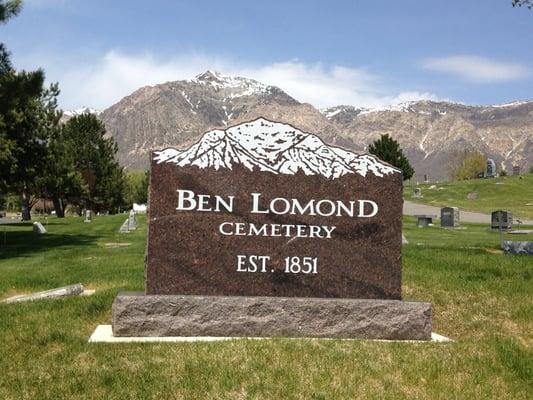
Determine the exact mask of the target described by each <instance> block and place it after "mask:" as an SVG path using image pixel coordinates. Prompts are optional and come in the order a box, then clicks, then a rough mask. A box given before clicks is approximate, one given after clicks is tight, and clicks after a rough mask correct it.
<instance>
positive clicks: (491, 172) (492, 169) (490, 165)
mask: <svg viewBox="0 0 533 400" xmlns="http://www.w3.org/2000/svg"><path fill="white" fill-rule="evenodd" d="M495 176H496V163H495V162H494V160H493V159H492V158H489V159H488V160H487V169H486V171H485V177H486V178H494V177H495Z"/></svg>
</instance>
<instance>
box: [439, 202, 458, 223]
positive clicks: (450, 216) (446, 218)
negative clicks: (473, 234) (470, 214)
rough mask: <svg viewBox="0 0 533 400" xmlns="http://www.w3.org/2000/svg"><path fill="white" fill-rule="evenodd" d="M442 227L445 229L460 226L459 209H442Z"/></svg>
mask: <svg viewBox="0 0 533 400" xmlns="http://www.w3.org/2000/svg"><path fill="white" fill-rule="evenodd" d="M440 226H441V227H443V228H457V227H458V226H459V209H458V208H457V207H443V208H441V209H440Z"/></svg>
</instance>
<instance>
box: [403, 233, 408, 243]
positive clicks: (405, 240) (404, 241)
mask: <svg viewBox="0 0 533 400" xmlns="http://www.w3.org/2000/svg"><path fill="white" fill-rule="evenodd" d="M402 244H409V242H408V241H407V238H406V237H405V235H404V234H403V233H402Z"/></svg>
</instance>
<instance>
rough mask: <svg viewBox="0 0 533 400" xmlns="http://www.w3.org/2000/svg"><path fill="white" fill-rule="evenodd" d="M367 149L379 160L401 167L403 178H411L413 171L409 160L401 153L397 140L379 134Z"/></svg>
mask: <svg viewBox="0 0 533 400" xmlns="http://www.w3.org/2000/svg"><path fill="white" fill-rule="evenodd" d="M368 151H369V152H370V154H374V155H375V156H377V157H378V158H380V159H381V160H383V161H385V162H388V163H389V164H391V165H392V166H394V167H396V168H399V169H401V170H402V172H403V180H407V179H411V177H412V176H413V174H414V172H415V171H414V170H413V168H412V167H411V164H409V160H408V159H407V157H405V155H404V154H403V151H402V149H401V148H400V145H399V144H398V142H397V141H396V140H394V139H393V138H391V137H390V136H389V135H381V137H380V138H379V139H378V140H376V141H375V142H374V143H372V144H371V145H370V146H368Z"/></svg>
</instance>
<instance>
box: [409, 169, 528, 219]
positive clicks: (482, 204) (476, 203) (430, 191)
mask: <svg viewBox="0 0 533 400" xmlns="http://www.w3.org/2000/svg"><path fill="white" fill-rule="evenodd" d="M418 187H420V188H421V189H422V196H423V197H422V198H416V197H412V194H413V186H410V185H406V186H405V188H404V198H405V199H406V200H410V201H414V202H417V203H423V204H430V205H436V206H452V207H459V208H461V209H464V210H469V211H479V212H484V213H490V212H491V211H495V210H509V211H511V212H512V213H513V216H514V217H515V218H527V219H533V174H526V175H524V176H523V177H522V179H520V178H519V177H516V176H510V177H499V178H494V179H474V180H469V181H457V182H445V183H439V184H424V185H418ZM469 193H475V195H471V197H476V198H474V199H469V198H468V194H469Z"/></svg>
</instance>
